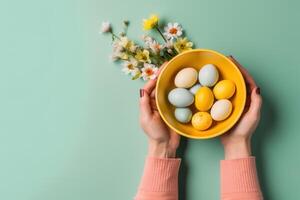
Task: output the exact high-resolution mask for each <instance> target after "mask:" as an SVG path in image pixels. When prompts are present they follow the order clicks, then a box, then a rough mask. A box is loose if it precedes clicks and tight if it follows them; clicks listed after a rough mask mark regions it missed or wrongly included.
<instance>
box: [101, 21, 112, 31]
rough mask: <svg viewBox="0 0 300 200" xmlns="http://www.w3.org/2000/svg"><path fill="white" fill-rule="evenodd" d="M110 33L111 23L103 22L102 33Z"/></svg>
mask: <svg viewBox="0 0 300 200" xmlns="http://www.w3.org/2000/svg"><path fill="white" fill-rule="evenodd" d="M109 32H111V24H110V22H102V26H101V33H109Z"/></svg>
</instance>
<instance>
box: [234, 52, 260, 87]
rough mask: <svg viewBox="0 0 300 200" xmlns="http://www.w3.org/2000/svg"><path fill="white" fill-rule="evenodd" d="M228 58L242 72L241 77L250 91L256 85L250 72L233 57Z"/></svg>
mask: <svg viewBox="0 0 300 200" xmlns="http://www.w3.org/2000/svg"><path fill="white" fill-rule="evenodd" d="M228 58H229V59H230V60H231V61H232V62H233V63H234V64H235V65H236V66H237V67H238V68H239V69H240V71H241V73H242V74H243V77H244V78H245V81H246V83H247V84H248V85H249V87H250V91H252V89H253V88H255V87H257V85H256V83H255V81H254V79H253V78H252V76H251V75H250V73H249V72H248V71H247V70H246V69H245V68H244V67H243V66H242V65H241V64H240V63H239V62H238V61H237V60H236V59H235V58H234V57H232V56H229V57H228Z"/></svg>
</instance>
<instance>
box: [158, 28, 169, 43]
mask: <svg viewBox="0 0 300 200" xmlns="http://www.w3.org/2000/svg"><path fill="white" fill-rule="evenodd" d="M155 29H156V30H157V31H158V33H159V34H160V36H161V37H162V38H163V39H164V41H165V42H166V43H167V42H168V41H167V39H166V38H165V36H164V34H163V33H162V32H161V31H160V30H159V28H158V26H155Z"/></svg>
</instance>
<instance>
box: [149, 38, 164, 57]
mask: <svg viewBox="0 0 300 200" xmlns="http://www.w3.org/2000/svg"><path fill="white" fill-rule="evenodd" d="M149 48H150V49H151V50H152V51H153V52H154V53H156V54H157V53H159V52H160V51H161V50H162V49H163V46H162V45H161V44H159V43H158V42H157V41H156V40H152V41H151V42H149Z"/></svg>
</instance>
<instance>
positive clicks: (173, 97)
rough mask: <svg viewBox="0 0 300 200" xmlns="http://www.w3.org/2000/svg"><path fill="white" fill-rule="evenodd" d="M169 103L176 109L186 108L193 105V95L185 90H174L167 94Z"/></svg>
mask: <svg viewBox="0 0 300 200" xmlns="http://www.w3.org/2000/svg"><path fill="white" fill-rule="evenodd" d="M168 100H169V102H170V103H171V104H172V105H173V106H175V107H177V108H182V107H188V106H190V105H192V103H194V95H193V94H192V93H191V92H190V91H188V90H187V89H185V88H175V89H173V90H171V91H170V92H169V95H168Z"/></svg>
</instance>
